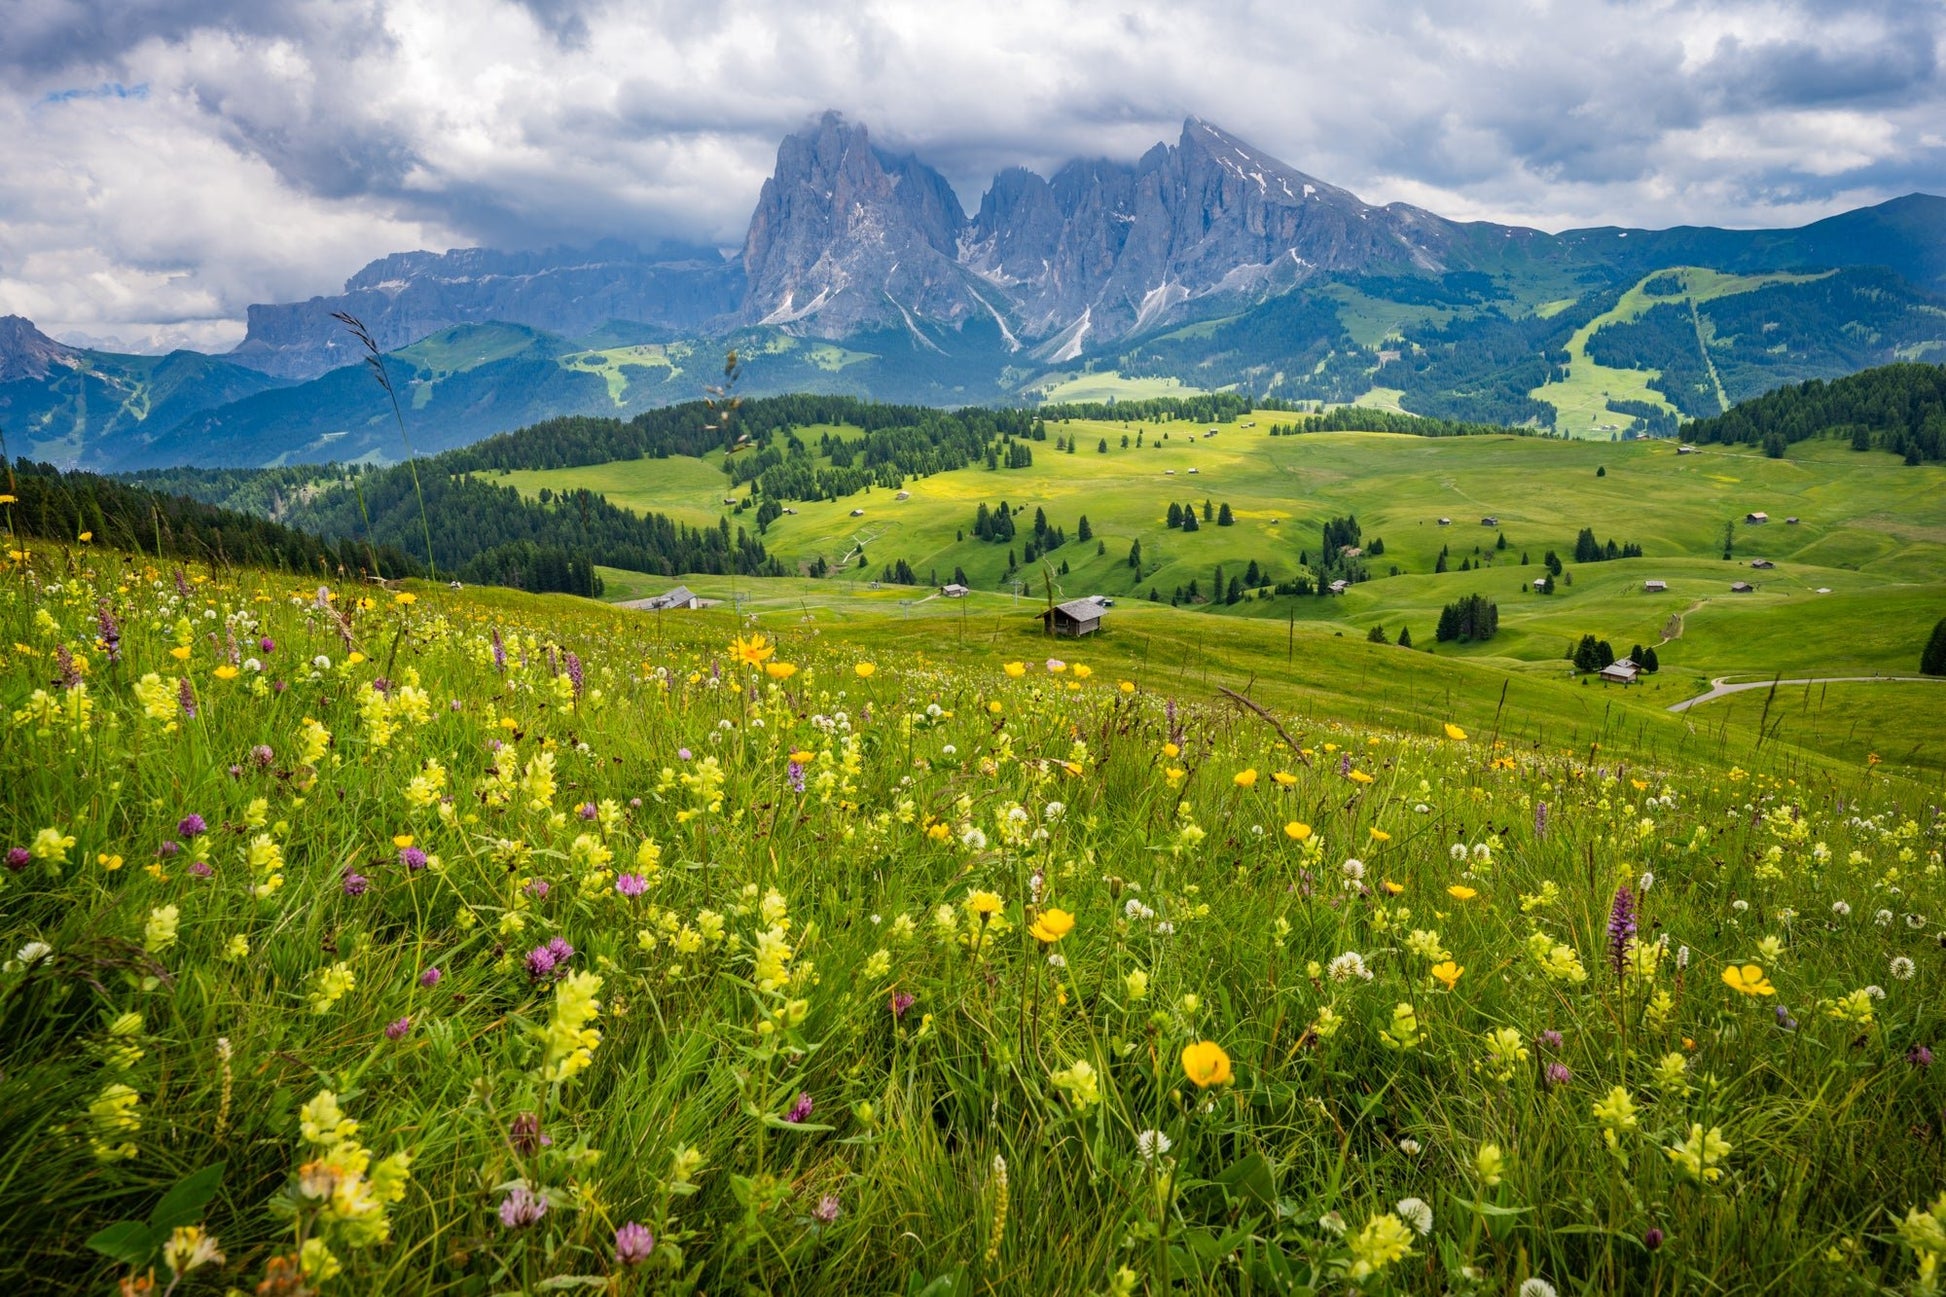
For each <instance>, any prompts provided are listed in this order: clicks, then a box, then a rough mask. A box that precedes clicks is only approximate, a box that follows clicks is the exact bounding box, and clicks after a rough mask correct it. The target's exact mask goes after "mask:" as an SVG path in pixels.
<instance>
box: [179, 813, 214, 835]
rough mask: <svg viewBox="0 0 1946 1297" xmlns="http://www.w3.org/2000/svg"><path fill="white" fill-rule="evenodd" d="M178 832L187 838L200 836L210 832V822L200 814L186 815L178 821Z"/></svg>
mask: <svg viewBox="0 0 1946 1297" xmlns="http://www.w3.org/2000/svg"><path fill="white" fill-rule="evenodd" d="M176 832H177V833H179V834H181V835H182V836H183V837H185V838H195V837H200V836H202V835H203V834H205V833H208V832H209V823H208V822H207V821H206V820H204V819H203V817H202V816H200V815H194V814H192V815H185V816H183V817H182V819H180V820H178V821H177V822H176Z"/></svg>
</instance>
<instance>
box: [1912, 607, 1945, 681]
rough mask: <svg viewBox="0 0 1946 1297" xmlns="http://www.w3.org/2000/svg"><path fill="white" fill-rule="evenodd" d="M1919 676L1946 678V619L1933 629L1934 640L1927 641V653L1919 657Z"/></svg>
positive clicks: (1941, 619) (1942, 619) (1943, 618)
mask: <svg viewBox="0 0 1946 1297" xmlns="http://www.w3.org/2000/svg"><path fill="white" fill-rule="evenodd" d="M1919 674H1920V675H1926V676H1946V617H1942V618H1940V619H1939V624H1938V625H1937V626H1934V627H1933V628H1932V638H1931V639H1929V640H1927V641H1926V649H1925V652H1923V653H1921V654H1920V655H1919Z"/></svg>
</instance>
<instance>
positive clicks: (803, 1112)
mask: <svg viewBox="0 0 1946 1297" xmlns="http://www.w3.org/2000/svg"><path fill="white" fill-rule="evenodd" d="M815 1106H816V1105H815V1104H813V1103H812V1102H811V1092H810V1091H808V1090H800V1091H798V1095H797V1099H796V1100H795V1101H794V1102H793V1103H792V1104H791V1106H790V1111H788V1112H786V1113H785V1114H784V1120H785V1121H788V1122H789V1123H790V1124H791V1125H793V1126H796V1125H801V1124H802V1123H804V1122H807V1121H809V1120H810V1119H811V1109H812V1108H813V1107H815Z"/></svg>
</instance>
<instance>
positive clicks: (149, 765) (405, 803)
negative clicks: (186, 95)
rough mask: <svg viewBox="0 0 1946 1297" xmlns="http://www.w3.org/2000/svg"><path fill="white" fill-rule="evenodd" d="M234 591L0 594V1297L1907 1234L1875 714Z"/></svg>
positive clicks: (1430, 666) (562, 607) (959, 1289)
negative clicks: (1697, 713) (1663, 704)
mask: <svg viewBox="0 0 1946 1297" xmlns="http://www.w3.org/2000/svg"><path fill="white" fill-rule="evenodd" d="M0 553H6V551H0ZM295 585H296V582H295V581H294V580H293V579H292V578H290V577H289V576H286V575H281V574H280V575H268V574H262V573H256V572H251V571H248V570H239V569H234V568H232V569H223V570H207V569H203V568H200V567H196V566H194V565H191V566H188V567H185V568H184V569H183V570H182V571H181V572H180V573H177V572H172V571H162V570H157V569H156V568H154V567H152V566H149V565H147V564H146V563H144V562H142V561H135V562H127V561H124V560H123V559H122V558H120V557H118V556H116V555H114V554H109V553H102V552H98V551H92V550H90V551H85V552H82V553H79V554H74V555H67V554H60V553H56V552H47V553H35V554H32V555H31V556H28V557H24V558H16V557H11V556H9V557H7V558H6V559H5V561H4V564H0V708H4V709H5V714H6V715H8V716H9V717H10V718H11V723H10V724H9V725H8V726H7V727H6V729H5V730H4V731H0V781H4V784H3V785H0V786H4V787H5V788H6V790H7V793H6V796H5V797H4V798H0V859H4V860H5V862H6V866H7V868H6V870H5V871H4V872H0V953H4V955H5V963H4V965H3V966H0V1015H4V1027H5V1030H4V1033H0V1039H4V1040H5V1042H6V1043H5V1046H4V1062H5V1066H4V1068H0V1111H4V1112H5V1113H6V1114H7V1118H8V1119H7V1120H6V1121H5V1122H0V1168H4V1169H5V1170H4V1174H0V1221H4V1222H5V1223H6V1226H7V1246H6V1247H5V1248H3V1249H0V1278H3V1279H4V1280H6V1281H7V1282H8V1285H9V1288H10V1289H11V1290H14V1291H42V1290H58V1291H64V1292H66V1291H87V1292H99V1291H110V1290H113V1289H114V1288H115V1287H116V1285H117V1283H118V1282H119V1281H127V1290H128V1291H131V1292H140V1291H149V1290H150V1288H148V1287H145V1286H144V1285H145V1284H146V1282H147V1281H146V1280H145V1278H144V1275H145V1274H146V1273H147V1272H148V1271H149V1270H150V1269H151V1268H154V1269H155V1271H156V1283H155V1284H154V1285H153V1290H155V1291H160V1290H161V1289H162V1288H163V1287H164V1286H165V1285H167V1284H169V1282H170V1280H171V1279H172V1278H182V1276H181V1275H180V1274H172V1270H173V1271H176V1272H189V1273H188V1274H187V1277H186V1278H182V1282H180V1283H179V1284H178V1285H177V1291H179V1292H181V1291H206V1292H221V1291H225V1290H229V1289H235V1290H238V1291H246V1292H247V1291H252V1290H259V1291H263V1292H281V1293H286V1294H294V1293H297V1292H308V1293H317V1294H321V1295H322V1297H335V1295H336V1294H365V1293H387V1294H402V1295H411V1297H417V1295H419V1294H435V1293H437V1294H448V1293H473V1292H480V1293H493V1292H513V1291H523V1292H555V1291H576V1290H585V1291H597V1290H601V1291H610V1292H654V1291H665V1290H666V1291H692V1292H732V1291H763V1292H775V1293H785V1294H794V1293H828V1292H872V1293H879V1292H904V1293H909V1294H914V1293H931V1294H933V1297H943V1295H944V1294H970V1293H976V1292H978V1293H995V1294H1016V1293H1019V1294H1039V1293H1082V1292H1114V1293H1124V1294H1132V1293H1134V1292H1136V1291H1138V1290H1139V1291H1148V1292H1154V1293H1162V1292H1174V1291H1181V1292H1193V1293H1209V1294H1216V1293H1229V1292H1236V1291H1239V1290H1244V1289H1248V1290H1251V1291H1277V1292H1285V1291H1292V1292H1296V1291H1310V1292H1313V1293H1327V1292H1328V1293H1333V1294H1349V1293H1351V1292H1354V1291H1356V1292H1363V1293H1373V1292H1377V1291H1381V1290H1382V1291H1386V1292H1396V1293H1412V1294H1425V1295H1427V1297H1432V1295H1433V1294H1440V1293H1450V1292H1453V1291H1456V1290H1466V1291H1479V1292H1494V1293H1512V1292H1514V1291H1515V1290H1516V1289H1518V1288H1520V1287H1521V1286H1522V1285H1523V1284H1524V1283H1525V1281H1527V1280H1530V1279H1538V1280H1541V1281H1542V1282H1544V1283H1546V1284H1549V1285H1551V1286H1552V1287H1553V1288H1554V1289H1556V1290H1558V1291H1564V1292H1573V1291H1577V1290H1583V1291H1599V1292H1622V1291H1629V1292H1658V1291H1659V1292H1677V1291H1709V1292H1712V1293H1722V1294H1726V1295H1733V1297H1745V1295H1746V1294H1748V1295H1750V1297H1755V1295H1756V1294H1760V1293H1769V1292H1778V1291H1786V1290H1790V1291H1799V1290H1803V1291H1833V1290H1838V1289H1841V1288H1844V1287H1846V1286H1848V1285H1850V1286H1857V1287H1859V1288H1860V1290H1861V1291H1862V1290H1864V1289H1866V1288H1870V1289H1872V1290H1876V1291H1891V1290H1895V1289H1898V1288H1900V1287H1901V1286H1910V1285H1911V1284H1913V1283H1914V1282H1916V1281H1917V1279H1918V1278H1923V1277H1924V1276H1927V1275H1930V1273H1931V1272H1932V1268H1933V1267H1934V1266H1936V1264H1937V1261H1936V1259H1935V1257H1936V1255H1937V1254H1936V1253H1935V1252H1934V1251H1932V1250H1931V1249H1932V1248H1933V1246H1934V1242H1935V1240H1936V1239H1937V1238H1938V1237H1939V1236H1940V1232H1941V1230H1942V1229H1946V1204H1940V1205H1936V1206H1931V1205H1929V1204H1934V1203H1935V1201H1936V1199H1937V1195H1938V1193H1939V1186H1940V1179H1941V1177H1940V1166H1939V1159H1938V1155H1937V1149H1936V1145H1935V1143H1932V1142H1928V1141H1927V1140H1925V1139H1921V1138H1919V1137H1918V1136H1917V1135H1916V1134H1915V1133H1914V1132H1915V1130H1923V1129H1930V1125H1931V1123H1933V1122H1935V1121H1936V1120H1937V1114H1938V1112H1939V1110H1940V1106H1941V1103H1942V1100H1943V1099H1946V1095H1942V1091H1941V1086H1942V1084H1946V1082H1942V1080H1941V1074H1938V1073H1934V1072H1932V1071H1931V1070H1930V1068H1931V1064H1932V1062H1933V1057H1934V1051H1935V1050H1937V1049H1939V1048H1942V1047H1946V1008H1942V1000H1941V997H1940V996H1939V994H1938V986H1939V979H1941V978H1946V942H1942V940H1941V937H1942V934H1941V933H1940V931H1939V927H1940V925H1939V922H1938V918H1937V916H1939V915H1940V914H1942V913H1946V891H1942V884H1941V881H1940V879H1939V877H1938V873H1939V868H1940V852H1941V848H1942V838H1941V827H1940V821H1939V819H1938V816H1937V813H1936V806H1937V800H1938V799H1937V791H1938V786H1939V784H1938V775H1937V769H1936V767H1934V768H1931V769H1928V768H1925V767H1923V766H1921V765H1918V764H1917V763H1916V762H1907V761H1905V760H1904V757H1903V753H1904V751H1905V749H1904V748H1903V747H1902V746H1901V745H1902V744H1903V742H1904V740H1903V737H1902V738H1901V740H1900V744H1881V745H1878V746H1875V747H1873V748H1872V751H1873V752H1876V753H1878V754H1879V755H1880V756H1881V757H1883V758H1884V760H1882V761H1881V762H1880V763H1879V764H1877V765H1873V764H1871V762H1870V760H1869V756H1870V753H1869V752H1868V753H1865V754H1863V755H1861V754H1860V753H1859V751H1858V750H1857V749H1858V747H1859V746H1860V745H1859V744H1858V743H1857V735H1856V733H1855V732H1854V731H1850V730H1846V729H1845V728H1844V726H1843V725H1842V720H1843V717H1844V713H1845V712H1847V711H1848V710H1850V709H1853V708H1867V707H1875V708H1878V710H1877V711H1876V712H1874V713H1873V717H1874V722H1875V723H1879V722H1881V721H1882V723H1884V724H1886V725H1888V726H1892V725H1902V726H1907V727H1910V721H1909V719H1908V720H1905V721H1901V720H1900V719H1899V716H1898V713H1900V712H1901V711H1903V712H1904V713H1906V714H1907V715H1908V717H1909V716H1910V714H1911V713H1914V712H1916V711H1918V709H1919V708H1920V707H1922V706H1923V705H1924V699H1923V698H1922V697H1921V696H1920V695H1919V694H1918V693H1916V692H1911V693H1899V694H1887V695H1870V696H1867V695H1866V694H1865V693H1863V692H1860V693H1858V694H1857V695H1855V696H1853V695H1849V694H1847V695H1845V696H1842V697H1840V696H1836V695H1835V694H1834V695H1832V696H1829V697H1827V696H1823V695H1811V696H1805V697H1797V696H1793V697H1789V698H1784V697H1780V698H1778V699H1774V700H1771V704H1770V706H1769V707H1768V709H1766V710H1764V711H1761V712H1758V713H1754V714H1751V715H1749V716H1747V717H1746V716H1744V715H1742V714H1741V713H1740V711H1739V714H1735V715H1731V714H1727V713H1726V714H1725V715H1724V716H1722V717H1721V718H1720V719H1717V720H1714V721H1710V720H1695V719H1690V718H1676V717H1672V716H1669V715H1668V714H1667V713H1665V712H1663V711H1661V710H1660V709H1659V708H1657V707H1654V706H1645V705H1644V704H1643V703H1642V702H1641V700H1640V699H1638V698H1636V697H1632V696H1631V697H1626V698H1625V697H1619V696H1615V695H1612V694H1609V695H1604V694H1602V693H1600V692H1599V691H1596V690H1592V689H1586V688H1583V687H1580V686H1575V685H1570V684H1568V683H1566V682H1565V681H1564V680H1560V679H1556V678H1551V677H1547V676H1542V675H1538V674H1536V675H1525V674H1519V673H1515V674H1508V673H1506V672H1503V671H1500V670H1498V669H1497V668H1496V666H1495V665H1494V664H1492V663H1490V662H1480V661H1470V660H1462V659H1457V658H1445V657H1427V656H1426V655H1424V654H1416V653H1410V652H1402V651H1400V650H1398V649H1396V648H1390V647H1385V646H1380V645H1373V644H1366V643H1363V642H1361V641H1358V640H1356V639H1353V638H1351V637H1346V638H1343V639H1340V638H1337V637H1335V636H1334V635H1332V634H1331V633H1330V632H1329V631H1326V630H1321V629H1304V630H1300V631H1298V632H1296V633H1295V635H1294V636H1292V639H1291V641H1290V643H1291V650H1290V656H1289V658H1288V659H1286V658H1285V657H1284V656H1283V652H1282V650H1283V641H1284V637H1285V635H1286V634H1288V633H1289V632H1288V631H1287V629H1286V628H1284V627H1279V626H1277V625H1274V624H1271V623H1268V622H1265V621H1260V620H1251V619H1247V618H1214V617H1208V616H1204V615H1201V614H1197V613H1192V612H1187V611H1181V610H1170V609H1167V608H1150V607H1143V608H1139V609H1131V610H1129V615H1128V616H1127V617H1126V619H1123V620H1118V622H1117V623H1116V624H1115V625H1114V626H1113V628H1112V630H1111V633H1110V634H1109V636H1108V637H1107V638H1105V639H1103V640H1101V641H1099V642H1091V643H1086V644H1070V643H1063V644H1061V645H1059V646H1058V649H1057V650H1056V651H1057V653H1058V659H1056V660H1050V653H1049V645H1048V644H1047V642H1046V641H1043V640H1041V639H1040V638H1039V637H1038V636H1037V635H1035V634H1033V633H1032V632H1031V631H1029V630H1027V629H1025V628H1024V626H1023V624H1022V618H1020V617H1019V616H1018V615H1017V614H1016V613H1015V612H1014V611H1013V610H1012V609H1011V608H1009V607H1007V606H1006V605H1005V604H1004V603H1003V602H1002V601H1001V600H1000V598H999V596H995V595H991V594H984V595H980V596H976V597H975V602H972V603H968V604H965V605H961V606H960V607H958V608H955V609H952V610H950V611H944V612H942V611H939V610H937V609H936V605H926V606H925V609H924V610H923V611H921V610H919V609H901V608H899V606H898V603H897V596H896V595H895V594H894V593H893V592H889V591H870V590H868V589H867V590H861V591H858V592H855V593H853V594H842V593H839V592H838V590H839V588H838V587H836V586H833V585H832V584H831V583H823V584H822V585H821V586H819V587H817V591H813V589H812V588H811V587H810V586H809V585H808V583H804V582H800V581H794V580H793V579H790V578H783V579H780V580H778V581H774V582H769V583H764V584H761V585H754V584H753V583H751V582H750V581H748V580H747V579H745V580H743V581H740V582H737V583H734V584H733V583H731V582H730V581H729V580H728V579H727V578H725V579H721V580H718V581H716V582H715V583H714V585H712V587H711V590H710V592H711V593H718V594H721V595H722V596H724V597H725V599H726V603H725V604H724V605H723V606H721V607H719V608H716V609H710V610H704V611H702V612H701V613H684V614H680V615H676V614H671V615H666V616H662V617H656V616H648V615H643V614H639V613H632V612H625V611H620V610H615V609H611V608H605V607H602V606H600V605H598V604H595V603H592V602H590V601H586V600H579V599H573V598H568V597H564V596H552V597H533V596H527V595H521V594H517V593H513V592H509V591H497V590H475V589H468V590H464V591H453V590H450V589H448V588H446V587H444V586H439V585H416V586H413V587H412V588H410V589H405V590H397V591H394V590H384V589H379V588H377V587H373V586H359V585H346V586H334V587H329V588H326V589H325V590H323V591H320V589H319V587H318V586H317V584H316V583H315V582H314V581H310V580H307V581H305V582H304V583H303V586H302V588H294V586H295ZM818 591H821V592H825V593H829V594H831V595H832V596H833V597H832V598H831V599H830V600H829V602H828V603H827V605H826V606H824V607H822V608H815V609H807V608H806V607H804V606H803V605H802V604H801V603H797V602H794V598H793V597H794V596H795V597H796V599H799V600H801V599H804V598H806V597H807V596H808V595H810V594H811V593H814V592H818ZM737 594H743V595H751V596H753V597H752V599H751V600H750V601H749V603H748V604H747V605H746V606H745V607H744V608H743V609H742V610H741V611H739V610H738V609H737V608H736V605H735V602H734V599H733V596H734V595H737ZM753 619H754V620H753ZM1221 686H1230V687H1234V688H1237V689H1239V690H1242V689H1248V691H1249V694H1250V696H1251V698H1252V699H1254V700H1255V701H1257V702H1258V703H1259V705H1261V706H1263V707H1264V708H1265V709H1266V711H1267V715H1264V714H1259V713H1257V712H1254V711H1251V710H1248V709H1246V708H1244V707H1241V706H1238V705H1236V704H1235V703H1233V702H1232V701H1231V700H1230V699H1228V698H1227V697H1225V696H1223V695H1222V694H1221V693H1220V692H1218V690H1219V687H1221ZM1929 687H1930V686H1924V685H1921V686H1912V687H1911V689H1912V690H1914V691H1916V690H1918V689H1924V688H1929ZM1864 688H1871V687H1870V686H1867V687H1864ZM1882 688H1887V689H1901V690H1903V689H1905V688H1906V687H1904V686H1883V687H1882ZM1735 705H1736V707H1737V708H1738V709H1743V708H1745V707H1746V706H1747V703H1746V702H1745V701H1744V700H1743V699H1742V698H1741V697H1740V698H1739V700H1738V701H1737V703H1736V704H1735ZM1935 714H1936V713H1935ZM1760 723H1761V724H1762V726H1763V731H1762V736H1763V741H1762V742H1759V732H1758V729H1757V726H1758V725H1759V724H1760ZM1915 737H1916V735H1915ZM1934 742H1935V743H1936V740H1934ZM1806 744H1808V745H1811V746H1805V745H1806ZM1813 747H1817V748H1821V749H1822V750H1813ZM1937 750H1938V749H1937V747H1936V746H1935V747H1933V748H1932V749H1930V751H1931V752H1932V753H1934V754H1936V753H1937ZM199 1240H200V1241H201V1242H202V1243H203V1244H204V1245H205V1246H204V1247H202V1248H200V1249H199V1248H198V1247H197V1246H196V1245H197V1243H198V1241H199ZM165 1245H167V1246H166V1248H165ZM1529 1290H1530V1292H1531V1291H1534V1289H1533V1287H1532V1286H1531V1285H1529Z"/></svg>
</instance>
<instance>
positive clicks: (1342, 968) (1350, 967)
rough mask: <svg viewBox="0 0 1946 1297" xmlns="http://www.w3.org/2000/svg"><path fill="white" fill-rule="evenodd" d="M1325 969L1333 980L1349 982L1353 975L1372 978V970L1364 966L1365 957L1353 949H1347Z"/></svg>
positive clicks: (1365, 978)
mask: <svg viewBox="0 0 1946 1297" xmlns="http://www.w3.org/2000/svg"><path fill="white" fill-rule="evenodd" d="M1326 971H1327V972H1329V973H1330V974H1331V980H1332V981H1334V982H1349V981H1350V980H1351V979H1352V978H1354V977H1360V978H1363V979H1364V980H1366V981H1368V982H1369V981H1371V980H1372V970H1371V969H1369V968H1367V967H1365V957H1364V956H1363V955H1361V954H1359V953H1358V952H1357V951H1355V950H1347V951H1346V952H1345V953H1344V954H1342V955H1340V956H1338V957H1337V958H1336V959H1334V960H1332V961H1331V963H1330V965H1329V966H1328V967H1327V969H1326Z"/></svg>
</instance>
